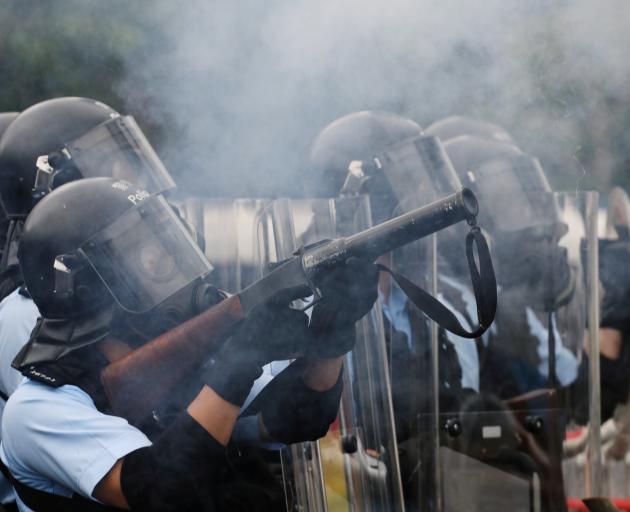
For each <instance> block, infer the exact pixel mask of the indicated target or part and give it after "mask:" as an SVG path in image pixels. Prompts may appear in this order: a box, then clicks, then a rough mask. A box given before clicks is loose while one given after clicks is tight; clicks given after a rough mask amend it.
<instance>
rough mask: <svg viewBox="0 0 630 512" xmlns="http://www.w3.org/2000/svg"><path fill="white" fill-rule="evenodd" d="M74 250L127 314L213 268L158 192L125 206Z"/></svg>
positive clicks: (149, 305)
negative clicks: (113, 218) (111, 221)
mask: <svg viewBox="0 0 630 512" xmlns="http://www.w3.org/2000/svg"><path fill="white" fill-rule="evenodd" d="M78 252H79V254H80V255H81V256H82V257H83V258H84V259H86V260H87V261H88V262H89V264H90V265H91V266H92V268H94V270H95V271H96V273H97V274H98V275H99V277H100V278H101V280H102V281H103V283H104V284H105V286H106V287H107V288H108V290H109V291H110V292H111V294H112V296H113V297H114V299H115V300H116V302H117V303H118V304H119V305H120V306H121V307H122V308H123V309H125V310H127V311H130V312H132V313H143V312H146V311H148V310H150V309H151V308H153V307H155V306H156V305H158V304H160V303H161V302H162V301H164V300H166V299H167V298H169V297H171V296H172V295H173V294H174V293H176V292H178V291H179V290H181V289H182V288H184V287H185V286H187V285H189V284H190V283H192V282H193V281H194V280H196V279H197V278H200V277H202V276H204V275H206V274H207V273H208V272H210V271H211V270H212V266H211V265H210V263H209V262H208V260H207V259H206V257H205V256H204V255H203V253H202V252H201V250H200V249H199V247H198V246H197V244H195V242H194V241H193V240H192V238H191V237H190V235H189V234H188V232H187V231H186V229H185V228H184V227H183V225H182V224H181V222H180V221H179V219H178V218H177V216H176V215H175V214H174V213H173V210H172V209H171V207H170V206H169V205H168V203H167V202H166V200H164V198H162V197H161V196H153V197H150V198H149V199H147V200H145V201H143V202H142V203H140V204H138V205H137V206H136V207H135V208H132V209H130V210H129V211H127V212H126V213H125V214H124V215H123V216H122V217H120V218H119V219H117V220H116V221H115V222H113V223H112V224H110V225H109V226H107V227H106V228H105V229H103V230H102V231H100V232H99V233H98V234H96V235H95V236H93V237H92V238H90V239H89V240H88V241H86V242H85V243H83V244H82V245H81V247H80V248H79V251H78Z"/></svg>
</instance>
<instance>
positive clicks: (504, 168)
mask: <svg viewBox="0 0 630 512" xmlns="http://www.w3.org/2000/svg"><path fill="white" fill-rule="evenodd" d="M444 148H445V149H446V153H447V154H448V156H449V158H450V160H451V162H452V164H453V167H454V168H455V171H456V172H457V175H458V176H459V178H460V180H461V181H462V183H463V184H464V186H466V187H468V188H470V189H471V190H472V191H473V192H475V195H476V196H477V198H478V200H479V202H480V204H482V205H483V207H482V209H481V212H480V214H481V215H482V220H481V222H482V224H483V225H484V226H487V227H488V229H490V230H493V231H496V230H500V231H516V230H520V229H523V228H526V227H529V226H535V225H544V224H547V223H550V222H555V221H556V220H557V217H556V215H557V211H556V210H555V209H554V208H553V203H552V202H549V194H551V187H550V185H549V182H548V181H547V177H546V176H545V173H544V171H543V169H542V167H541V165H540V163H539V162H538V160H537V159H536V158H534V157H531V156H530V155H526V154H524V153H523V152H522V151H521V150H520V149H519V148H517V147H516V146H514V145H513V144H509V143H505V142H499V141H496V140H490V139H483V138H480V137H475V136H471V135H462V136H460V137H455V138H454V139H451V140H449V141H447V142H446V143H445V144H444ZM543 203H545V204H544V205H543ZM547 203H548V204H547ZM545 208H551V210H549V211H547V210H546V209H545ZM483 217H485V219H483Z"/></svg>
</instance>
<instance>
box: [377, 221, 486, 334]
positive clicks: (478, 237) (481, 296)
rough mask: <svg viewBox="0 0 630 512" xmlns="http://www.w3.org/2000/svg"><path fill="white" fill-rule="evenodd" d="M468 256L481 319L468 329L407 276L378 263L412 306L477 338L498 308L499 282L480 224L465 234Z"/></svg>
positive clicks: (450, 328)
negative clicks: (475, 249)
mask: <svg viewBox="0 0 630 512" xmlns="http://www.w3.org/2000/svg"><path fill="white" fill-rule="evenodd" d="M475 245H476V246H477V259H478V260H479V265H478V266H477V261H476V259H475V253H474V246H475ZM466 256H467V258H468V268H469V270H470V279H471V281H472V286H473V292H474V294H475V301H476V303H477V317H478V321H479V326H478V327H477V328H476V329H473V330H472V331H468V330H467V329H466V328H465V327H463V326H462V324H461V323H460V322H459V320H458V319H457V317H456V316H455V315H454V314H453V312H452V311H451V310H450V309H448V308H447V307H446V306H445V305H444V304H442V303H441V302H440V301H439V300H437V299H436V298H435V297H433V296H432V295H431V294H429V293H427V292H426V291H425V290H423V289H422V288H420V287H419V286H417V285H415V284H414V283H412V282H411V281H410V280H409V279H407V278H406V277H405V276H403V275H402V274H399V273H398V272H395V271H394V270H392V269H390V268H388V267H386V266H385V265H382V264H378V265H377V266H378V268H379V269H380V270H382V271H383V272H387V273H389V274H391V276H392V277H393V278H394V281H396V283H397V284H398V286H400V288H401V290H402V291H403V292H404V293H405V295H407V297H408V298H409V300H410V301H411V302H412V303H413V305H414V306H416V307H417V308H418V309H419V310H421V311H422V312H423V313H424V314H425V315H427V316H428V317H429V318H430V319H431V320H433V321H434V322H436V323H437V324H439V325H440V326H441V327H443V328H444V329H446V330H447V331H450V332H452V333H453V334H456V335H457V336H461V337H462V338H469V339H474V338H478V337H479V336H481V335H482V334H483V333H484V332H486V330H488V328H489V327H490V325H492V322H493V320H494V316H495V314H496V311H497V281H496V278H495V275H494V268H493V266H492V259H491V258H490V250H489V248H488V244H487V242H486V239H485V238H484V236H483V234H482V233H481V230H480V229H479V228H478V227H477V226H474V227H473V228H472V229H471V230H470V232H469V233H468V235H467V237H466Z"/></svg>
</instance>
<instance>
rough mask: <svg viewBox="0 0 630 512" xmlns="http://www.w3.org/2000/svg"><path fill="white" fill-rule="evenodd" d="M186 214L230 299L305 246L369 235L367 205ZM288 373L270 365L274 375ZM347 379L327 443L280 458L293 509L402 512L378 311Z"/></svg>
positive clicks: (209, 204) (197, 203) (362, 331)
mask: <svg viewBox="0 0 630 512" xmlns="http://www.w3.org/2000/svg"><path fill="white" fill-rule="evenodd" d="M182 210H183V212H184V215H185V216H186V218H187V219H188V220H189V221H190V222H191V223H192V224H194V225H195V226H196V228H197V229H198V230H200V231H201V232H202V233H203V237H204V239H205V251H206V255H207V256H208V258H209V260H210V261H212V262H213V266H214V271H213V281H214V283H215V284H216V285H217V286H219V287H220V288H223V289H225V290H227V291H231V292H233V291H238V290H240V289H242V288H243V287H245V286H247V285H249V284H251V283H252V282H253V281H255V280H256V279H258V278H260V277H262V276H263V275H264V274H265V273H266V272H267V271H269V269H270V267H271V266H272V265H273V263H275V262H277V261H280V260H282V259H284V258H287V257H289V256H291V255H292V253H293V252H294V251H295V250H296V249H297V248H298V247H299V246H300V245H304V244H308V243H312V242H316V241H319V240H321V239H323V238H331V237H335V236H343V235H348V234H352V233H355V232H357V231H359V230H361V229H364V228H366V227H369V222H368V220H367V219H369V207H368V202H367V199H366V198H353V199H344V200H331V201H329V200H315V201H289V200H275V201H266V200H247V199H243V200H222V199H214V200H203V199H189V200H187V201H185V202H184V204H183V205H182ZM300 306H302V307H303V306H305V304H301V305H300ZM285 366H286V363H282V362H278V363H272V365H271V367H270V374H271V376H272V377H273V375H274V374H277V373H279V372H280V371H281V370H282V369H284V367H285ZM343 378H344V392H343V397H342V402H341V408H340V414H339V418H338V420H337V421H336V422H335V423H334V424H333V426H332V427H331V429H330V431H329V433H328V435H327V436H326V437H325V438H324V439H322V440H320V441H319V442H309V443H301V444H296V445H291V446H289V447H286V448H285V449H283V450H282V452H281V460H282V474H283V480H284V484H285V491H286V498H287V509H288V510H291V511H293V510H296V511H298V510H299V511H324V510H329V511H336V510H340V511H345V510H348V511H350V510H352V511H355V510H356V511H359V510H360V511H371V510H372V511H379V512H380V511H390V510H391V511H398V510H403V505H402V494H401V486H400V475H399V470H398V459H397V453H396V449H395V437H394V431H393V419H392V410H391V396H390V387H389V380H388V373H387V359H386V354H385V346H384V339H383V326H382V322H381V314H380V310H379V309H378V306H377V307H375V308H374V310H373V311H372V312H371V313H370V315H368V316H367V317H366V318H365V319H363V320H362V321H361V322H358V323H357V343H356V346H355V349H354V350H353V352H352V353H351V354H349V355H348V356H346V361H345V364H344V376H343Z"/></svg>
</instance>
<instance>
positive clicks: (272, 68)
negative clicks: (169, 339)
mask: <svg viewBox="0 0 630 512" xmlns="http://www.w3.org/2000/svg"><path fill="white" fill-rule="evenodd" d="M629 26H630V12H629V7H628V4H627V1H626V0H602V1H595V0H572V1H570V2H569V1H544V2H543V1H532V0H530V1H527V2H523V1H522V0H485V1H484V2H469V1H466V0H458V1H455V0H388V1H384V0H371V1H358V0H318V1H313V0H267V1H264V2H260V1H254V0H242V1H239V2H227V1H207V0H187V1H186V2H173V1H170V0H151V1H149V0H138V1H136V2H126V1H122V0H110V1H108V2H99V1H98V0H80V1H79V0H58V1H57V2H54V3H53V2H50V3H48V2H46V3H42V2H37V1H34V0H7V1H6V3H4V4H3V5H2V6H0V29H3V30H0V34H1V35H0V51H1V52H2V55H3V57H2V59H0V78H2V79H3V80H4V84H3V87H4V88H5V89H4V90H6V93H5V94H4V101H0V107H1V108H3V109H5V110H9V109H11V110H13V109H21V108H25V107H26V106H28V105H29V104H30V103H32V102H34V101H38V100H40V99H43V98H44V97H50V96H53V95H64V94H83V95H90V94H91V93H93V95H95V96H97V97H99V98H100V99H104V100H105V101H109V102H110V103H112V106H114V107H115V108H119V109H122V110H126V111H127V112H128V113H132V114H134V115H135V116H136V117H137V118H138V119H139V122H140V124H141V125H142V126H143V127H146V128H147V129H148V131H149V132H150V136H151V139H152V140H153V141H156V142H157V145H158V149H159V151H160V153H161V154H162V155H163V156H164V158H165V160H166V161H167V164H168V165H169V168H170V169H171V170H172V172H173V173H174V174H175V175H176V178H177V180H178V182H179V183H180V189H183V191H184V192H185V193H195V194H206V195H212V196H222V195H227V196H233V197H235V196H270V195H286V194H298V193H299V192H300V183H299V182H300V175H301V172H303V171H302V169H303V167H304V160H305V156H306V154H307V151H308V146H309V144H310V142H311V141H312V139H313V137H314V136H315V135H316V134H317V133H318V131H319V130H320V129H321V128H322V127H323V126H325V125H326V124H327V123H328V122H330V121H332V120H334V119H335V118H337V117H339V116H341V115H344V114H347V113H349V112H352V111H355V110H361V109H385V110H391V111H394V112H397V113H400V114H403V115H407V116H409V117H412V118H414V119H415V120H417V121H418V122H420V123H421V124H423V125H425V126H426V125H428V124H429V123H431V122H432V121H434V120H436V119H439V118H442V117H444V116H447V115H451V114H466V115H471V116H475V117H480V118H485V119H488V120H494V121H496V122H498V123H500V124H502V125H503V126H505V128H506V129H507V130H508V131H509V132H511V133H512V135H513V137H514V138H515V139H516V140H517V141H518V142H519V143H520V145H521V146H522V147H523V149H525V150H526V151H529V152H531V153H533V154H536V155H537V156H539V157H540V158H541V160H542V162H543V164H544V166H545V168H546V169H547V172H548V174H550V177H551V181H552V183H553V184H554V185H556V186H557V187H559V188H564V189H569V190H573V189H575V188H589V187H590V188H592V187H597V188H599V189H600V190H602V191H606V190H607V188H608V187H609V186H610V184H611V183H625V184H626V185H628V184H630V173H629V172H628V170H629V169H630V158H629V157H628V149H627V148H630V87H628V84H629V83H630V59H629V58H627V55H626V54H627V51H628V48H630V30H628V28H629ZM5 29H6V30H5Z"/></svg>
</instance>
